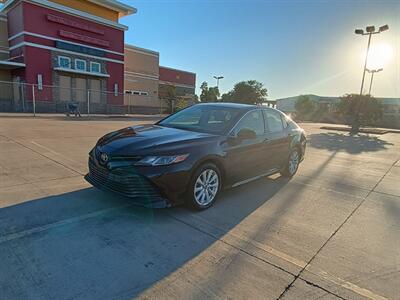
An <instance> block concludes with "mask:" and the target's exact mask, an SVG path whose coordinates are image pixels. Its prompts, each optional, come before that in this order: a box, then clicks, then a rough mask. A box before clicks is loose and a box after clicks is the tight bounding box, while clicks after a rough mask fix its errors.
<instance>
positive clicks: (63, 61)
mask: <svg viewBox="0 0 400 300" xmlns="http://www.w3.org/2000/svg"><path fill="white" fill-rule="evenodd" d="M58 66H59V67H60V68H64V69H70V68H71V59H70V58H69V57H66V56H59V57H58Z"/></svg>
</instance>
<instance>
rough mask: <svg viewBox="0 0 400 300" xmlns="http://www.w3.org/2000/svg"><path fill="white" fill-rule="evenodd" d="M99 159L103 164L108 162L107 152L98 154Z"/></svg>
mask: <svg viewBox="0 0 400 300" xmlns="http://www.w3.org/2000/svg"><path fill="white" fill-rule="evenodd" d="M100 160H101V162H102V163H103V164H106V163H107V162H108V155H107V153H102V154H101V155H100Z"/></svg>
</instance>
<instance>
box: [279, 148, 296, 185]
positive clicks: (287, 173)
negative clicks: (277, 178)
mask: <svg viewBox="0 0 400 300" xmlns="http://www.w3.org/2000/svg"><path fill="white" fill-rule="evenodd" d="M299 164H300V151H299V149H298V148H293V149H292V150H291V151H290V155H289V159H288V162H287V164H286V166H285V168H284V169H283V170H282V172H281V175H282V176H283V177H287V178H292V177H293V176H294V175H295V174H296V173H297V170H298V169H299Z"/></svg>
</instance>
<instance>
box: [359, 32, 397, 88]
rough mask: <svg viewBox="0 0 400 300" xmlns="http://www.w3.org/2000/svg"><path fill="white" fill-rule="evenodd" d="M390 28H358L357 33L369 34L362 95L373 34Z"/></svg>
mask: <svg viewBox="0 0 400 300" xmlns="http://www.w3.org/2000/svg"><path fill="white" fill-rule="evenodd" d="M388 29H389V25H384V26H381V27H379V29H378V31H376V30H375V26H367V27H366V28H365V31H366V32H364V30H363V29H356V30H355V33H356V34H360V35H368V45H367V54H366V55H365V62H364V69H363V76H362V81H361V90H360V95H362V92H363V89H364V80H365V72H366V71H367V62H368V53H369V46H370V45H371V37H372V35H373V34H378V33H381V32H383V31H386V30H388Z"/></svg>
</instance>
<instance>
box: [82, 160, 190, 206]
mask: <svg viewBox="0 0 400 300" xmlns="http://www.w3.org/2000/svg"><path fill="white" fill-rule="evenodd" d="M88 165H89V173H88V174H87V175H86V176H85V179H86V181H88V182H89V183H90V184H91V185H93V186H94V187H96V188H98V189H101V190H104V191H109V192H113V193H117V194H119V195H122V196H124V197H129V198H131V199H132V200H133V201H134V203H135V204H137V205H141V206H144V207H151V208H167V207H171V206H174V205H176V204H181V203H182V202H183V199H182V198H183V197H182V196H183V194H184V193H185V191H186V187H187V184H188V178H190V171H187V170H186V169H185V167H184V166H183V165H181V166H169V167H157V168H153V167H129V168H118V169H113V170H109V169H108V168H106V167H105V166H102V165H100V164H99V163H98V162H97V161H96V160H95V159H93V157H92V156H90V157H89V162H88Z"/></svg>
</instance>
